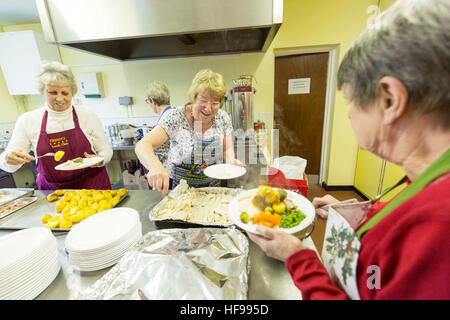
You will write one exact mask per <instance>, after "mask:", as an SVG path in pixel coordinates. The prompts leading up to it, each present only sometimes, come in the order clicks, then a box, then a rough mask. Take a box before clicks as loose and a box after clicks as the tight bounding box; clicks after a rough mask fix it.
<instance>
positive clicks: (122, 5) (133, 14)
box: [36, 0, 283, 61]
mask: <svg viewBox="0 0 450 320" xmlns="http://www.w3.org/2000/svg"><path fill="white" fill-rule="evenodd" d="M36 5H37V7H38V10H39V16H40V20H41V24H42V28H43V31H44V35H45V38H46V40H47V41H48V42H50V43H54V44H57V45H62V46H67V47H72V48H77V49H80V50H84V51H87V52H91V53H96V54H99V55H103V56H108V57H112V58H115V59H119V60H124V61H126V60H138V59H154V58H168V57H183V56H200V55H212V54H232V53H242V52H258V51H265V50H266V49H267V48H268V47H269V45H270V43H271V42H272V40H273V38H274V37H275V35H276V33H277V31H278V29H279V28H280V26H281V23H282V20H283V0H76V1H73V0H36Z"/></svg>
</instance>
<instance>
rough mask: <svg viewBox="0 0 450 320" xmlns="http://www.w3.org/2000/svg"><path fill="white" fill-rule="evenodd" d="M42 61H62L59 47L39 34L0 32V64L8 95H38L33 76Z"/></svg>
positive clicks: (27, 31)
mask: <svg viewBox="0 0 450 320" xmlns="http://www.w3.org/2000/svg"><path fill="white" fill-rule="evenodd" d="M42 60H50V61H58V62H61V58H60V56H59V51H58V48H57V47H56V46H54V45H50V44H48V43H47V42H46V41H45V39H44V36H43V34H42V33H40V32H37V31H34V30H26V31H15V32H0V66H1V68H2V71H3V76H4V78H5V81H6V85H7V86H8V90H9V93H10V94H11V95H29V94H39V92H38V90H37V89H36V82H35V77H36V75H37V73H38V71H39V66H40V63H41V61H42Z"/></svg>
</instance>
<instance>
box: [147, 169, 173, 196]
mask: <svg viewBox="0 0 450 320" xmlns="http://www.w3.org/2000/svg"><path fill="white" fill-rule="evenodd" d="M147 181H148V185H149V186H150V187H152V188H153V189H157V190H159V191H161V192H162V196H163V197H165V196H166V195H167V192H168V191H169V172H168V171H167V170H166V169H165V168H164V167H163V166H162V165H158V166H155V167H152V168H151V169H150V170H149V172H148V173H147Z"/></svg>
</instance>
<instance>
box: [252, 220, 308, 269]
mask: <svg viewBox="0 0 450 320" xmlns="http://www.w3.org/2000/svg"><path fill="white" fill-rule="evenodd" d="M256 231H257V232H259V233H260V234H261V235H259V234H256V233H251V232H247V234H248V236H249V238H250V239H252V240H253V242H255V243H256V244H257V245H258V246H259V247H260V248H261V249H262V251H264V252H265V253H266V254H267V255H268V256H269V257H272V258H275V259H277V260H280V261H283V262H284V261H285V260H286V259H287V258H288V257H289V256H290V255H292V254H294V253H295V252H297V251H300V250H302V249H306V248H305V247H304V246H303V244H302V241H301V240H300V239H299V238H297V237H295V236H293V235H291V234H288V233H286V232H283V231H280V230H275V229H270V228H267V227H263V226H256Z"/></svg>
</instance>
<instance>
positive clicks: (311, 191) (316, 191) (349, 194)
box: [308, 184, 365, 253]
mask: <svg viewBox="0 0 450 320" xmlns="http://www.w3.org/2000/svg"><path fill="white" fill-rule="evenodd" d="M326 194H330V195H332V196H333V197H335V198H336V199H338V200H346V199H350V198H356V199H358V201H364V200H365V199H363V198H361V196H360V195H358V194H357V193H356V192H354V191H327V190H325V189H324V188H322V187H321V186H320V185H318V184H312V185H308V199H309V200H310V201H312V200H313V199H314V198H315V197H323V196H324V195H326ZM326 224H327V222H326V220H323V219H316V225H315V227H314V231H313V233H312V235H311V238H312V240H313V241H314V244H315V246H316V248H317V252H319V253H322V244H323V238H324V235H325V227H326Z"/></svg>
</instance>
